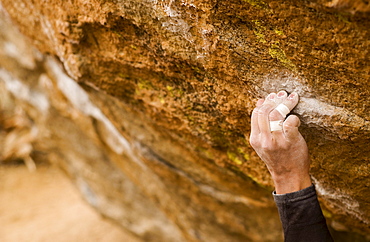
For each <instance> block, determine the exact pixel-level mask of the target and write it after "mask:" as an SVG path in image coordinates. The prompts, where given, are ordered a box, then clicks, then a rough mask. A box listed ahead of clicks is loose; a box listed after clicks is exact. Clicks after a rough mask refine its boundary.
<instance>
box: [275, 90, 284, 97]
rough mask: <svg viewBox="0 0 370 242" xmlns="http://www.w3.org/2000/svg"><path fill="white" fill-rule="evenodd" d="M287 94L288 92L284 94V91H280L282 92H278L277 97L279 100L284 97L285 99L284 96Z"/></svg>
mask: <svg viewBox="0 0 370 242" xmlns="http://www.w3.org/2000/svg"><path fill="white" fill-rule="evenodd" d="M285 94H286V92H284V91H280V92H278V94H277V97H278V98H282V97H284V96H285Z"/></svg>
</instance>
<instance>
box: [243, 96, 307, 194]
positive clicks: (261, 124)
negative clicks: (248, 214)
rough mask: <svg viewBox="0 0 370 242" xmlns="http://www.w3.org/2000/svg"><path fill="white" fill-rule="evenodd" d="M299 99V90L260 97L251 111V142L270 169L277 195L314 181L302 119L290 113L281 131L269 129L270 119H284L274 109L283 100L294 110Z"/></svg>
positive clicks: (300, 187) (302, 187)
mask: <svg viewBox="0 0 370 242" xmlns="http://www.w3.org/2000/svg"><path fill="white" fill-rule="evenodd" d="M298 99H299V98H298V94H297V93H292V94H290V95H289V96H288V95H287V93H286V92H285V91H280V92H278V93H277V94H275V93H270V94H269V95H268V96H267V97H266V99H265V100H264V99H260V100H258V102H257V107H256V108H255V109H254V110H253V113H252V119H251V126H252V127H251V135H250V143H251V145H252V147H253V148H254V149H255V151H256V152H257V154H258V155H259V156H260V158H261V159H262V160H263V161H264V162H265V164H266V166H267V168H268V170H269V171H270V173H271V176H272V179H273V181H274V183H275V189H276V194H285V193H290V192H295V191H299V190H301V189H304V188H307V187H309V186H311V184H312V183H311V178H310V175H309V168H310V160H309V155H308V148H307V144H306V141H305V140H304V138H303V137H302V135H301V134H300V133H299V131H298V127H299V125H300V121H299V118H298V117H297V116H295V115H290V116H288V118H287V119H286V120H285V121H284V123H283V127H282V130H277V131H272V132H271V130H270V121H278V120H284V119H285V117H283V116H282V115H281V114H280V112H278V111H277V110H276V109H275V108H276V107H277V106H278V105H279V104H280V103H283V104H285V105H286V106H287V107H288V108H289V110H290V111H291V110H292V109H293V108H294V107H295V106H296V105H297V103H298Z"/></svg>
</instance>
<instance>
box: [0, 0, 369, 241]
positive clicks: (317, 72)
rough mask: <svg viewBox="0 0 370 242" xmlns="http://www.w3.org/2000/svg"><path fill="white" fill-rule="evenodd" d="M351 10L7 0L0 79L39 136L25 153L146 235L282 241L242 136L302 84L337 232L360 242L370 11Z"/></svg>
mask: <svg viewBox="0 0 370 242" xmlns="http://www.w3.org/2000/svg"><path fill="white" fill-rule="evenodd" d="M358 2H361V1H358ZM346 6H347V5H346V1H332V2H328V1H324V0H316V1H310V2H308V1H282V0H271V1H262V0H240V1H236V0H231V1H223V2H221V1H215V0H203V1H198V0H181V1H172V0H171V1H167V0H163V1H153V0H141V1H139V0H124V1H121V0H116V1H102V0H75V1H63V3H62V4H61V3H60V1H55V0H50V1H47V2H45V1H41V0H40V1H39V0H35V1H25V0H11V1H10V0H1V5H0V8H1V11H2V13H1V14H2V22H1V33H0V34H1V36H0V37H1V42H0V43H1V45H2V47H1V49H0V56H1V59H0V79H1V80H2V82H0V84H1V83H2V84H1V85H2V86H3V90H4V92H10V93H12V96H13V97H14V98H15V101H14V102H15V103H16V104H17V105H19V106H20V107H22V108H23V109H24V110H25V113H26V114H27V115H26V116H27V117H28V118H29V120H31V121H30V122H29V123H30V124H29V126H30V127H28V130H29V133H31V131H32V130H33V131H32V132H34V133H35V132H37V137H36V136H33V137H34V138H33V139H32V140H30V141H28V142H29V143H30V142H31V143H32V146H33V153H31V154H30V156H31V157H32V156H37V155H40V154H41V155H42V156H45V157H46V158H47V159H48V160H50V161H51V162H55V163H58V164H59V165H60V166H61V167H63V168H64V169H65V171H66V172H67V173H68V174H69V175H70V176H71V178H72V179H73V180H74V181H75V183H76V184H77V186H78V187H79V188H80V190H81V192H82V194H83V195H84V197H85V198H86V200H87V201H88V202H89V203H90V204H91V205H92V206H94V207H96V208H97V209H98V210H99V211H100V212H101V213H102V214H103V215H105V216H107V217H109V218H112V219H114V220H116V221H117V222H118V223H119V224H121V225H122V226H123V227H124V228H126V229H128V230H130V231H132V232H133V233H134V234H136V235H138V237H141V238H143V240H145V241H279V240H281V239H282V233H281V227H280V222H279V219H278V215H277V211H276V208H275V205H274V203H273V200H272V197H271V191H272V190H273V186H272V182H271V179H270V177H269V174H268V172H267V170H266V168H265V166H264V165H263V162H261V161H260V160H259V158H258V157H257V155H256V154H255V153H254V152H253V150H252V149H251V147H250V146H249V144H248V142H247V139H246V137H248V135H249V131H250V119H249V116H250V113H251V111H252V109H253V108H254V104H255V100H256V99H257V98H260V97H263V96H265V95H266V94H267V93H269V92H273V91H274V92H276V91H279V90H286V91H288V92H293V91H297V92H298V93H299V94H300V96H301V101H300V103H299V105H298V107H297V108H296V109H295V110H294V112H295V113H296V114H298V115H299V116H300V117H301V121H302V126H301V131H302V133H303V134H304V136H305V138H306V140H307V143H308V145H309V149H310V152H311V158H312V179H313V181H314V183H315V184H316V187H317V190H318V194H319V195H320V201H321V202H322V206H323V209H324V213H325V216H326V217H327V218H328V222H329V224H330V225H331V227H332V229H333V235H334V236H339V237H340V238H351V239H358V240H359V241H360V240H364V241H365V240H369V238H367V239H366V235H367V234H369V233H370V205H369V204H370V189H369V182H368V180H369V176H370V164H369V160H370V151H369V149H368V146H369V139H370V121H369V120H370V115H369V113H368V108H369V106H370V99H369V98H368V96H369V94H370V88H369V86H368V81H369V78H370V65H369V63H370V61H369V47H370V32H369V31H370V29H369V26H370V15H369V14H368V13H367V11H368V9H369V6H368V5H366V4H363V5H361V4H360V3H358V4H357V5H355V7H351V6H352V5H351V6H350V7H348V8H346ZM336 7H338V8H336ZM347 10H348V11H349V12H348V11H347ZM362 10H363V11H362ZM9 19H11V20H12V21H13V23H15V24H16V25H17V27H18V28H19V31H20V32H21V33H22V34H24V35H25V36H27V39H23V37H22V36H21V34H20V33H19V32H17V30H14V29H12V28H11V27H10V22H9V21H10V20H9ZM31 43H32V44H31ZM33 46H35V47H36V48H37V49H35V48H34V47H33ZM5 89H6V90H7V91H5ZM9 107H10V104H9V103H7V102H5V103H4V102H3V103H2V109H7V108H8V109H9ZM34 130H36V131H34ZM34 133H33V134H34ZM26 155H27V154H26ZM345 232H346V233H347V234H346V236H347V237H343V236H344V235H343V234H344V233H345Z"/></svg>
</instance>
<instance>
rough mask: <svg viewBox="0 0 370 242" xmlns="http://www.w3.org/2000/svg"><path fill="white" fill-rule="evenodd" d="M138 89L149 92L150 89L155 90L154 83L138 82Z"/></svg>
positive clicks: (140, 80)
mask: <svg viewBox="0 0 370 242" xmlns="http://www.w3.org/2000/svg"><path fill="white" fill-rule="evenodd" d="M137 87H138V88H139V89H140V90H143V89H145V90H149V89H153V88H154V87H153V85H152V83H150V82H149V81H148V80H143V79H139V80H138V82H137Z"/></svg>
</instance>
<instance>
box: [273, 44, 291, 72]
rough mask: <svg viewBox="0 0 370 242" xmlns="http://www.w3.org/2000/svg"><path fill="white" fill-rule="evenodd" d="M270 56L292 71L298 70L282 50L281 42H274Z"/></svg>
mask: <svg viewBox="0 0 370 242" xmlns="http://www.w3.org/2000/svg"><path fill="white" fill-rule="evenodd" d="M269 54H270V56H271V57H272V58H275V59H277V60H278V61H280V62H281V63H282V64H283V65H284V66H285V67H287V68H289V69H290V70H296V66H295V65H294V64H293V62H292V61H291V60H289V59H288V57H287V56H286V54H285V51H284V50H283V49H281V48H280V46H279V42H274V43H272V44H271V45H270V48H269Z"/></svg>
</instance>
